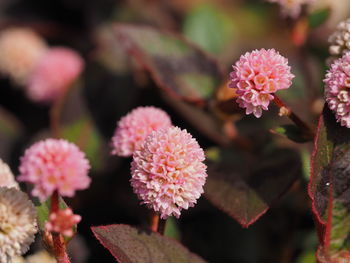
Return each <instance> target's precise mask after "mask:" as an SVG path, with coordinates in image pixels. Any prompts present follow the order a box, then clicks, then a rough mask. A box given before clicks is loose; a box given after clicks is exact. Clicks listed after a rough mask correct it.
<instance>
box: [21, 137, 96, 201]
mask: <svg viewBox="0 0 350 263" xmlns="http://www.w3.org/2000/svg"><path fill="white" fill-rule="evenodd" d="M89 169H90V165H89V162H88V160H87V159H86V158H85V154H84V153H83V152H81V151H80V150H79V148H78V147H77V146H76V145H75V144H73V143H70V142H68V141H66V140H62V139H46V140H44V141H40V142H37V143H35V144H34V145H32V146H31V147H30V148H29V149H27V150H26V151H25V153H24V156H23V157H22V158H21V166H20V168H19V170H20V176H19V177H18V180H19V181H23V182H29V183H32V184H34V189H33V191H32V194H33V195H34V196H37V197H39V198H40V200H41V201H44V200H46V199H47V198H48V197H49V196H50V195H52V193H53V192H54V191H55V190H57V191H58V193H59V194H60V195H62V196H69V197H72V196H73V195H74V193H75V191H76V190H83V189H86V188H87V187H88V186H89V184H90V178H89V177H88V175H87V174H88V171H89Z"/></svg>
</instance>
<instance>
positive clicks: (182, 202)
mask: <svg viewBox="0 0 350 263" xmlns="http://www.w3.org/2000/svg"><path fill="white" fill-rule="evenodd" d="M204 159H205V156H204V152H203V150H202V148H201V147H200V146H199V144H198V143H197V141H196V140H195V139H194V138H193V137H192V135H191V134H189V133H188V132H187V131H186V130H181V129H180V128H178V127H170V128H165V129H160V130H158V131H154V132H152V133H151V134H150V135H149V136H148V137H147V138H146V140H145V143H144V144H143V145H142V147H141V149H140V150H136V151H135V152H134V155H133V161H132V164H131V174H132V178H131V180H130V182H131V185H132V187H133V189H134V192H135V193H136V194H137V196H138V197H139V199H141V201H142V204H146V205H147V206H148V207H149V208H151V209H153V210H154V211H156V212H158V213H160V216H161V218H164V219H165V218H167V217H169V216H171V215H174V216H176V217H179V216H180V214H181V210H182V209H188V208H189V207H192V206H194V205H195V204H196V202H197V199H198V198H199V197H200V196H201V194H202V193H203V185H204V183H205V180H206V177H207V174H206V165H205V164H204V163H203V161H204Z"/></svg>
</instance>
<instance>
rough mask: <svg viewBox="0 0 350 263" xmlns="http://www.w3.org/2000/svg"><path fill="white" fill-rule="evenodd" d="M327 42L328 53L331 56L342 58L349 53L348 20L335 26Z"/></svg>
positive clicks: (349, 33)
mask: <svg viewBox="0 0 350 263" xmlns="http://www.w3.org/2000/svg"><path fill="white" fill-rule="evenodd" d="M328 42H329V43H330V47H329V53H331V55H333V56H342V55H344V54H345V53H346V52H348V51H350V18H348V19H347V20H345V21H342V22H340V23H339V24H338V25H337V27H336V29H335V31H334V33H333V34H332V35H331V36H330V37H329V39H328Z"/></svg>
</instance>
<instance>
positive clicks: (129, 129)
mask: <svg viewBox="0 0 350 263" xmlns="http://www.w3.org/2000/svg"><path fill="white" fill-rule="evenodd" d="M170 126H171V120H170V117H169V115H168V114H167V113H166V112H164V111H163V110H161V109H158V108H155V107H138V108H136V109H134V110H133V111H131V112H130V113H129V114H127V115H126V116H124V117H123V118H122V119H121V120H120V121H119V122H118V123H117V128H116V130H115V134H114V136H113V138H112V145H113V150H112V154H115V155H118V156H124V157H127V156H131V155H132V154H133V152H134V151H135V150H137V149H139V148H140V146H141V145H142V144H143V142H144V140H145V138H146V137H147V135H149V134H150V133H151V132H152V131H155V130H158V129H161V128H167V127H170Z"/></svg>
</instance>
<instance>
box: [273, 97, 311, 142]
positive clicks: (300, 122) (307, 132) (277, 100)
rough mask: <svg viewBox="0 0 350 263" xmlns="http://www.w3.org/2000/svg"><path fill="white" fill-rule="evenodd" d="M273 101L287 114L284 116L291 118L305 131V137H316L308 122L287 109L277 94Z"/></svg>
mask: <svg viewBox="0 0 350 263" xmlns="http://www.w3.org/2000/svg"><path fill="white" fill-rule="evenodd" d="M273 101H274V103H275V104H276V105H277V107H279V108H280V109H281V110H283V111H284V112H285V113H284V114H283V115H285V116H287V117H289V119H291V121H293V122H294V123H295V124H296V125H297V126H298V127H299V128H301V129H302V130H303V131H304V133H305V136H308V137H310V138H313V137H314V136H315V133H314V131H313V130H312V129H311V128H310V127H309V125H307V124H306V122H304V121H303V120H302V119H301V118H299V116H298V115H296V114H295V113H294V112H293V111H292V109H291V108H289V107H287V106H286V105H285V104H284V102H283V101H282V100H281V99H280V98H279V97H278V96H277V95H276V94H274V99H273Z"/></svg>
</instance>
